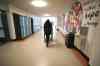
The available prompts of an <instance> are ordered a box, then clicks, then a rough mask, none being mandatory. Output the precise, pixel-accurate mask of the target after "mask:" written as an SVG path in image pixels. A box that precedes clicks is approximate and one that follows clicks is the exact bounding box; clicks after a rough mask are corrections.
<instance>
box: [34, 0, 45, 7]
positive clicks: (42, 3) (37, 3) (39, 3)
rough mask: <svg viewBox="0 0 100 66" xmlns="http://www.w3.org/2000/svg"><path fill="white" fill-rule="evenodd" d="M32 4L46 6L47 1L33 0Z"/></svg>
mask: <svg viewBox="0 0 100 66" xmlns="http://www.w3.org/2000/svg"><path fill="white" fill-rule="evenodd" d="M32 5H34V6H35V7H45V6H47V2H46V1H43V0H34V1H32Z"/></svg>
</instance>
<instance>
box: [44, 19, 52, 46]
mask: <svg viewBox="0 0 100 66" xmlns="http://www.w3.org/2000/svg"><path fill="white" fill-rule="evenodd" d="M51 32H52V25H51V23H50V20H49V19H48V20H47V21H46V22H45V23H44V39H45V40H46V46H47V47H48V44H49V40H50V34H51ZM45 36H46V38H45Z"/></svg>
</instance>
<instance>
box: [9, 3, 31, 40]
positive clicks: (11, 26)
mask: <svg viewBox="0 0 100 66" xmlns="http://www.w3.org/2000/svg"><path fill="white" fill-rule="evenodd" d="M13 13H17V14H20V15H23V16H32V15H33V14H29V13H27V12H25V11H23V10H21V9H19V8H16V7H15V6H13V5H11V4H9V11H8V25H9V31H10V38H11V39H12V40H13V39H16V33H15V27H14V20H13Z"/></svg>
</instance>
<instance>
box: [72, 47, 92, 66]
mask: <svg viewBox="0 0 100 66" xmlns="http://www.w3.org/2000/svg"><path fill="white" fill-rule="evenodd" d="M74 48H75V49H76V50H77V51H78V52H80V54H81V55H82V56H83V57H84V58H85V59H86V60H87V61H88V62H89V57H88V56H87V55H86V54H84V53H83V52H82V51H81V50H80V49H78V48H77V47H74ZM90 66H91V65H90Z"/></svg>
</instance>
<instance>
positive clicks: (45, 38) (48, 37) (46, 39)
mask: <svg viewBox="0 0 100 66" xmlns="http://www.w3.org/2000/svg"><path fill="white" fill-rule="evenodd" d="M44 40H45V42H46V46H47V47H48V44H49V40H50V34H47V33H44Z"/></svg>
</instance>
